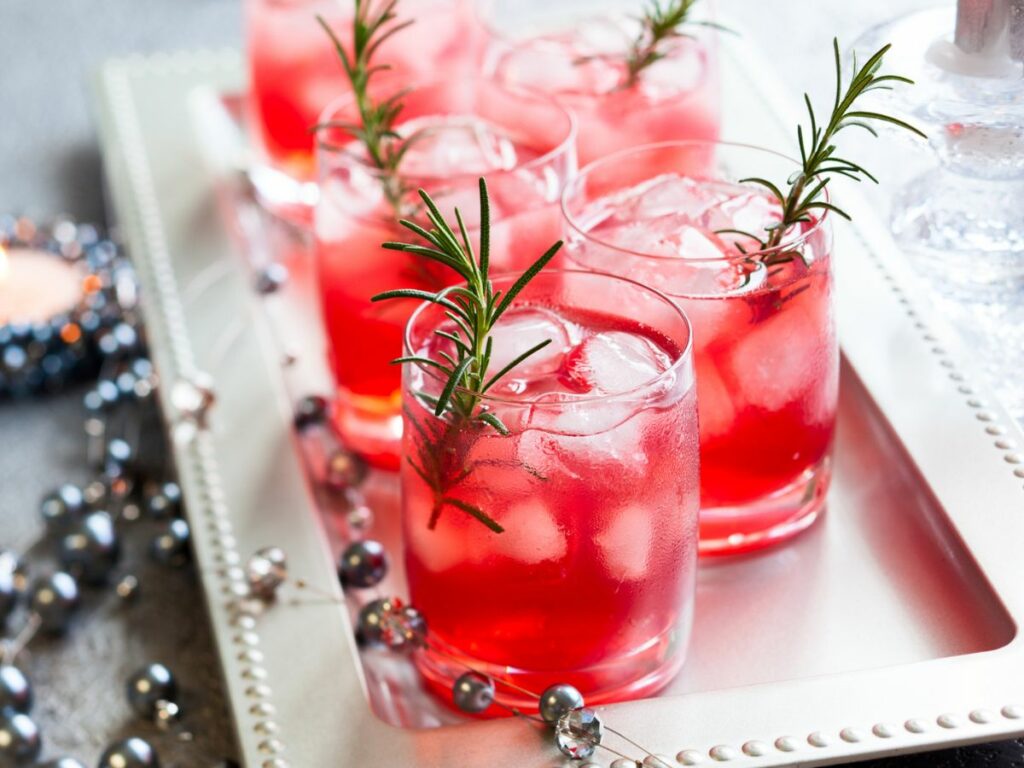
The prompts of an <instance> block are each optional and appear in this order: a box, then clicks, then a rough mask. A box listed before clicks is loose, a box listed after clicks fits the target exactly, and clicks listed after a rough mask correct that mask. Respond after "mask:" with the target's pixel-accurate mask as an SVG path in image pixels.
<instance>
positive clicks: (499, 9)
mask: <svg viewBox="0 0 1024 768" xmlns="http://www.w3.org/2000/svg"><path fill="white" fill-rule="evenodd" d="M577 5H580V4H577ZM638 5H639V4H638ZM638 10H639V9H638ZM585 12H586V13H588V15H587V16H585V17H584V18H571V17H572V16H573V15H572V14H571V15H570V18H571V21H569V20H566V19H565V18H564V17H565V15H566V14H565V13H564V9H563V6H562V3H550V4H548V5H547V6H544V9H543V10H541V9H539V8H536V9H533V10H532V14H530V13H528V12H527V11H526V10H524V9H523V8H522V7H521V3H519V2H518V1H517V0H491V2H490V3H485V4H484V11H483V15H484V23H485V24H487V25H488V26H489V27H490V28H491V30H492V32H493V34H494V37H495V41H494V42H493V43H492V45H491V50H490V52H489V54H488V56H487V62H488V63H487V67H488V71H490V72H492V73H493V76H494V77H495V79H497V80H498V81H499V82H502V83H504V84H505V85H507V86H509V87H512V86H526V87H530V88H535V89H537V90H541V91H544V92H546V93H549V94H551V95H552V96H555V97H557V98H558V99H559V100H560V101H561V102H562V103H564V104H565V105H566V106H568V107H569V108H570V109H572V110H573V112H574V113H575V114H576V116H577V118H578V120H579V145H578V146H579V157H580V163H581V164H587V163H590V162H592V161H594V160H596V159H598V158H600V157H605V156H607V155H609V154H612V153H613V152H618V151H620V150H623V149H626V148H628V147H635V146H638V145H640V144H648V143H651V142H658V141H668V140H674V139H702V140H709V141H713V140H715V139H717V138H718V133H719V122H720V106H719V82H718V69H717V66H718V65H717V60H716V58H717V51H716V40H715V37H714V34H713V33H712V32H711V31H710V30H708V29H707V28H702V27H698V26H695V25H693V24H687V25H685V26H684V27H683V31H684V32H685V33H686V34H685V36H679V37H674V38H672V39H670V40H667V41H665V44H664V45H663V47H662V49H661V50H662V52H663V53H664V56H663V57H662V58H660V59H659V60H658V61H656V62H655V63H653V64H651V65H650V66H648V67H646V68H644V69H643V70H642V71H641V72H639V74H637V75H636V76H635V77H633V76H631V73H630V68H629V64H628V56H629V47H630V44H631V41H632V40H633V39H634V37H635V36H636V35H637V34H638V28H637V25H636V19H635V18H633V17H622V16H614V15H605V16H595V15H593V14H594V13H595V11H594V10H592V9H591V8H590V7H589V6H587V8H586V11H585ZM524 14H526V18H524ZM531 16H537V17H541V18H537V19H534V18H532V17H531ZM550 16H557V17H558V18H557V19H552V18H547V17H550ZM552 27H555V29H556V30H557V31H554V32H552V31H550V29H551V28H552ZM537 30H544V31H543V32H538V31H537ZM517 31H518V33H517Z"/></svg>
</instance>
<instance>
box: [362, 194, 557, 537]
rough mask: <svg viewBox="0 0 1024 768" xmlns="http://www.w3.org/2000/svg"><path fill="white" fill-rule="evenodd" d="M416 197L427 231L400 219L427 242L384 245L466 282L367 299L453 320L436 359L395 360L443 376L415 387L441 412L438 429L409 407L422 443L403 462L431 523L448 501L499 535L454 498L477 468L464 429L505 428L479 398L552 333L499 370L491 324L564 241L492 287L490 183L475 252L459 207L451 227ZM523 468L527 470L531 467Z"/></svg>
mask: <svg viewBox="0 0 1024 768" xmlns="http://www.w3.org/2000/svg"><path fill="white" fill-rule="evenodd" d="M420 198H421V199H422V200H423V205H424V207H425V212H426V218H427V220H428V221H429V224H430V229H429V230H428V229H426V228H424V227H421V226H420V225H419V224H416V223H414V222H412V221H407V220H403V221H402V222H401V224H402V226H404V227H405V228H406V229H408V230H409V231H410V232H412V233H413V234H415V235H417V236H418V237H419V238H421V239H422V240H423V241H424V242H426V243H427V244H426V245H423V244H422V243H397V242H389V243H384V246H383V247H384V248H388V249H390V250H395V251H403V252H405V253H408V254H410V255H413V256H421V257H423V258H426V259H429V260H431V261H435V262H438V263H440V264H443V265H444V266H446V267H448V268H449V269H451V270H453V271H454V272H455V273H456V274H458V275H459V276H460V277H461V278H462V279H463V280H464V281H465V283H466V284H465V286H457V287H453V288H446V289H444V290H441V291H438V292H436V293H432V292H430V291H423V290H419V289H415V288H400V289H397V290H393V291H385V292H384V293H380V294H378V295H376V296H374V297H373V299H372V300H373V301H387V300H392V299H419V300H421V301H427V302H430V303H432V304H437V305H439V306H441V307H443V308H444V310H445V315H446V316H447V317H448V319H449V320H451V322H452V325H451V326H449V327H448V328H447V329H437V330H435V331H434V333H435V334H436V335H437V336H439V337H440V338H442V339H444V340H445V341H446V342H448V343H450V345H451V349H452V352H453V354H450V353H449V352H446V351H443V350H442V351H440V352H439V353H438V357H437V358H436V359H435V358H431V357H426V356H425V355H416V354H414V355H409V356H404V357H399V358H397V359H396V360H394V361H393V362H395V363H411V364H414V365H421V366H424V367H426V368H429V369H431V370H433V371H436V372H437V373H439V374H440V375H441V377H442V379H443V380H444V382H445V383H444V385H443V387H442V388H441V392H440V395H438V396H433V395H431V394H428V393H426V392H417V393H416V394H417V397H419V398H420V399H421V400H423V401H424V402H426V403H428V404H429V405H431V406H432V407H433V410H434V415H435V416H437V417H442V416H445V417H446V418H445V419H444V426H443V427H439V426H437V425H435V424H430V425H425V424H421V423H420V422H419V421H417V420H416V419H415V418H414V417H413V416H412V413H411V411H409V409H408V408H407V409H406V417H407V420H408V421H410V422H411V424H412V425H413V428H414V429H416V430H417V432H418V433H419V435H420V437H421V439H422V441H423V444H422V446H421V450H420V451H419V452H418V456H417V458H416V459H414V458H412V457H408V458H407V461H408V462H409V464H410V466H411V467H412V469H413V470H414V471H415V472H416V473H417V474H418V475H419V476H420V478H422V479H423V481H424V482H425V483H427V485H429V486H430V487H431V489H432V490H433V491H434V508H433V512H432V514H431V518H430V523H429V527H430V528H433V527H434V525H435V524H436V523H437V519H438V517H439V515H440V513H441V510H442V509H443V508H444V507H452V508H454V509H457V510H460V511H462V512H464V513H466V514H468V515H471V516H472V517H474V518H476V519H477V520H479V521H480V522H482V523H483V524H484V525H486V526H487V527H488V528H490V529H491V530H493V531H495V532H496V533H501V532H502V531H503V530H504V529H503V528H502V527H501V526H500V525H499V524H498V523H497V522H496V521H495V520H493V519H492V518H491V517H489V516H488V515H487V514H486V513H485V512H484V511H483V510H481V509H478V508H477V507H474V506H473V505H471V504H469V503H467V502H466V501H464V500H462V499H458V498H456V497H454V496H452V495H451V491H452V489H453V488H454V487H455V486H457V485H458V484H459V483H461V482H462V481H463V480H465V479H466V477H468V476H469V475H470V474H471V473H472V471H473V469H474V466H472V465H467V463H466V456H467V451H468V444H469V443H470V442H471V441H470V440H468V439H467V434H471V433H472V432H474V431H477V432H479V431H480V430H482V429H485V428H487V427H490V428H492V429H494V430H496V431H497V432H498V433H500V434H502V435H508V433H509V430H508V428H507V427H506V426H505V424H504V423H503V422H502V421H501V419H500V418H499V417H498V415H497V414H496V413H494V412H493V411H491V410H488V409H487V408H486V407H485V406H484V405H483V404H482V399H483V397H484V395H486V393H487V392H488V391H489V390H490V389H491V388H492V387H494V385H495V384H497V383H498V382H499V381H500V380H501V379H502V378H503V377H505V376H506V375H507V374H508V373H509V372H510V371H512V370H513V369H514V368H515V367H516V366H518V365H519V364H520V363H522V362H523V361H524V360H526V359H527V358H529V357H530V356H531V355H534V354H536V353H537V352H539V351H540V350H541V349H543V348H544V347H546V346H547V345H548V344H550V343H551V340H550V339H548V340H545V341H542V342H541V343H539V344H537V345H535V346H533V347H531V348H530V349H528V350H527V351H526V352H524V353H522V354H521V355H518V356H517V357H516V358H515V359H514V360H512V361H511V362H510V363H508V364H507V365H505V366H504V367H502V368H501V369H500V370H498V371H494V372H492V371H491V370H490V363H491V357H492V353H493V348H494V340H493V338H492V336H491V330H492V329H493V328H494V325H495V323H497V322H498V320H499V318H501V316H502V315H503V314H504V313H505V311H506V310H507V309H508V308H509V307H510V306H511V305H512V302H513V301H515V299H516V297H517V296H518V295H519V294H520V293H521V292H522V290H523V289H524V288H525V287H526V286H527V285H528V284H529V283H530V281H531V280H533V278H534V277H536V276H537V274H538V273H539V272H540V271H541V270H542V269H543V268H544V267H545V266H546V265H547V264H548V262H550V261H551V259H552V258H554V256H555V254H556V253H557V252H558V250H559V249H560V248H561V247H562V243H561V241H559V242H557V243H555V244H554V245H552V246H551V248H549V249H548V250H547V251H546V252H545V253H544V254H543V255H542V256H541V257H540V258H538V259H537V260H536V261H535V262H533V264H532V265H531V266H530V267H529V268H528V269H527V270H526V271H525V272H523V273H522V274H521V275H520V276H519V277H518V278H517V279H516V281H515V282H514V283H513V284H512V285H511V286H510V287H509V288H508V290H507V291H505V292H504V293H502V292H501V291H495V290H494V286H493V285H492V283H491V279H490V241H491V233H490V199H489V197H488V194H487V183H486V182H485V181H484V180H483V179H480V247H479V255H477V253H476V251H475V250H474V248H473V244H472V242H471V241H470V237H469V233H468V230H467V228H466V223H465V221H464V220H463V218H462V213H461V212H460V211H459V209H458V208H456V209H455V222H456V225H455V226H454V227H453V226H452V225H450V224H449V223H448V222H446V221H445V219H444V217H443V216H442V215H441V212H440V211H439V210H438V208H437V205H436V204H435V203H434V201H433V200H432V199H431V198H430V195H428V194H427V193H426V192H424V191H423V190H420ZM456 230H457V231H456ZM526 470H527V471H529V469H528V468H526Z"/></svg>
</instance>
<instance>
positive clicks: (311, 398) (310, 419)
mask: <svg viewBox="0 0 1024 768" xmlns="http://www.w3.org/2000/svg"><path fill="white" fill-rule="evenodd" d="M326 420H327V398H325V397H321V396H320V395H307V396H306V397H304V398H302V399H301V400H299V402H298V404H297V405H296V407H295V428H296V429H297V430H299V431H300V432H302V431H304V430H306V429H309V428H310V427H313V426H316V425H318V424H323V423H324V421H326Z"/></svg>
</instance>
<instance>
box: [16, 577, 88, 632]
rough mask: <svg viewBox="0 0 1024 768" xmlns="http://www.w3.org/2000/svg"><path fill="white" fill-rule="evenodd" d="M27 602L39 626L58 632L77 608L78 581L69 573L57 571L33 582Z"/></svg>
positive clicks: (65, 625) (66, 624)
mask: <svg viewBox="0 0 1024 768" xmlns="http://www.w3.org/2000/svg"><path fill="white" fill-rule="evenodd" d="M28 602H29V608H30V610H31V611H32V612H33V613H35V614H36V615H37V616H38V617H39V622H40V627H41V628H42V629H43V630H45V631H46V632H50V633H51V634H60V633H62V632H64V631H66V630H67V628H68V624H69V623H70V622H71V618H72V616H73V615H74V612H75V610H76V609H77V608H78V603H79V597H78V583H77V582H76V581H75V580H74V578H73V577H71V576H70V575H69V574H67V573H64V572H63V571H58V572H57V573H54V574H53V575H51V576H47V577H44V578H42V579H39V580H37V581H35V582H33V584H32V586H31V588H30V589H29V594H28Z"/></svg>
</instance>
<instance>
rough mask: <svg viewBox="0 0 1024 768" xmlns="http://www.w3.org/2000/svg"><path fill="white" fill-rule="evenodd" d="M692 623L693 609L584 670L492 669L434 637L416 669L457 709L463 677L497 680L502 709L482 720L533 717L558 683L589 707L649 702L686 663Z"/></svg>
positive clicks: (497, 697) (493, 710) (496, 694)
mask: <svg viewBox="0 0 1024 768" xmlns="http://www.w3.org/2000/svg"><path fill="white" fill-rule="evenodd" d="M691 605H692V602H691ZM692 623H693V611H692V608H691V610H690V611H689V612H688V613H687V615H686V616H684V617H683V619H682V621H680V623H679V624H678V625H677V626H676V627H674V628H673V629H669V630H667V631H665V632H663V633H662V634H661V635H658V636H657V637H655V638H653V639H651V640H650V641H649V642H648V643H647V644H646V645H644V646H642V647H641V648H637V649H635V650H633V651H631V652H630V653H628V654H625V655H622V656H617V657H615V658H611V659H606V660H605V661H603V662H601V663H600V664H595V665H593V666H590V667H585V668H583V669H576V670H525V669H518V668H516V667H510V666H506V665H502V664H490V663H487V662H484V661H481V660H479V659H475V658H473V657H471V656H468V655H466V654H464V653H461V652H459V651H458V650H457V649H454V648H450V647H447V646H446V645H445V644H444V643H443V641H439V640H438V639H437V638H436V637H434V636H432V638H431V647H429V648H427V649H424V650H421V651H418V652H417V654H416V666H417V667H418V668H419V671H420V673H421V674H422V675H423V679H424V681H425V683H426V686H427V688H428V689H429V690H430V691H431V693H433V694H434V695H435V696H437V697H438V698H439V699H440V700H441V701H443V702H444V703H446V704H447V705H448V706H451V707H453V708H454V704H453V703H452V685H453V684H454V682H455V680H456V679H457V678H458V677H459V676H460V675H462V674H465V673H466V672H467V671H468V670H469V669H473V670H475V671H477V672H481V673H483V674H486V675H489V676H490V677H491V678H493V679H494V680H495V686H494V698H495V702H497V704H498V705H499V706H493V705H492V706H491V707H490V708H489V709H488V710H487V711H486V712H484V713H483V714H482V715H481V716H482V717H506V716H508V715H509V714H510V712H509V710H510V709H513V708H514V709H517V710H519V711H521V712H526V713H534V712H536V711H537V702H538V699H539V698H540V693H541V692H542V691H543V690H544V689H546V688H547V687H548V686H550V685H554V684H556V683H568V684H569V685H572V686H574V687H576V688H577V689H578V690H579V691H580V693H582V694H583V697H584V699H585V700H586V703H587V705H588V706H592V705H599V704H611V703H613V702H617V701H629V700H632V699H642V698H647V697H649V696H653V695H654V694H656V693H657V692H658V691H660V690H661V689H662V688H664V687H665V686H666V685H668V684H669V683H670V682H671V681H672V679H673V678H675V676H676V675H678V674H679V671H680V670H681V669H682V668H683V664H684V662H685V661H686V650H687V646H688V645H689V638H690V628H691V625H692ZM538 631H541V628H540V627H538ZM580 631H586V628H585V627H583V628H581V630H580ZM501 681H505V683H502V682H501ZM531 694H535V695H531Z"/></svg>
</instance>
